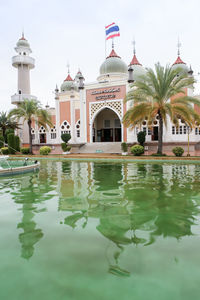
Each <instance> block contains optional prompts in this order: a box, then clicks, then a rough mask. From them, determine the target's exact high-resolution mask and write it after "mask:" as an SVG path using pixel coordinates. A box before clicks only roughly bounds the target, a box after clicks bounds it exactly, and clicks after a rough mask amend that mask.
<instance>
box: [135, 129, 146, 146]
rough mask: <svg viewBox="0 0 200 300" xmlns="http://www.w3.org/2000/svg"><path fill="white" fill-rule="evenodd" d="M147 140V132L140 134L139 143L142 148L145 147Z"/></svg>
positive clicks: (138, 136) (138, 135)
mask: <svg viewBox="0 0 200 300" xmlns="http://www.w3.org/2000/svg"><path fill="white" fill-rule="evenodd" d="M145 138H146V132H144V131H140V132H138V134H137V141H138V143H139V144H140V146H144V143H145Z"/></svg>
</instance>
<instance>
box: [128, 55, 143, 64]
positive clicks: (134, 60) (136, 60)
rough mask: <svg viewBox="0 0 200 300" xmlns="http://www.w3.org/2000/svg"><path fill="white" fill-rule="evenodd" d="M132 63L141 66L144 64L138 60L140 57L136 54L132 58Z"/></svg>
mask: <svg viewBox="0 0 200 300" xmlns="http://www.w3.org/2000/svg"><path fill="white" fill-rule="evenodd" d="M130 65H139V66H142V64H140V63H139V61H138V59H137V57H136V55H135V54H134V56H133V59H132V61H131V63H130Z"/></svg>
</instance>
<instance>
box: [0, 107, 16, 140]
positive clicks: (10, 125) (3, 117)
mask: <svg viewBox="0 0 200 300" xmlns="http://www.w3.org/2000/svg"><path fill="white" fill-rule="evenodd" d="M17 128H19V126H18V123H17V122H16V121H14V120H12V119H11V118H10V116H9V115H8V114H7V113H6V112H4V111H2V112H0V129H1V130H2V135H3V137H4V140H5V141H7V139H6V130H8V129H13V130H14V129H17Z"/></svg>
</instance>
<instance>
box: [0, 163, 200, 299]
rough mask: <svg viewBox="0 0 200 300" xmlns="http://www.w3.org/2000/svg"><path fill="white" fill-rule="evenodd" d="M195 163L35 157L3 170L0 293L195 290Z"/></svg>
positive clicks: (165, 294)
mask: <svg viewBox="0 0 200 300" xmlns="http://www.w3.org/2000/svg"><path fill="white" fill-rule="evenodd" d="M199 251H200V164H184V163H182V164H181V163H180V164H170V163H162V164H161V163H160V164H159V163H157V164H155V163H143V162H141V163H103V162H89V161H87V162H75V161H71V162H68V161H62V162H61V161H59V162H56V161H41V168H40V170H39V172H37V173H30V174H26V175H18V176H13V177H4V178H0V260H1V264H0V299H2V300H7V299H8V300H33V299H34V300H35V299H36V300H40V299H44V300H62V299H63V300H68V299H69V300H73V299H74V300H79V299H81V300H82V299H83V300H85V299H87V300H90V299H92V300H96V299H97V300H98V299H99V300H104V299H106V300H107V299H108V300H112V299H115V300H118V299H120V300H121V299H122V300H128V299H141V300H151V299H154V300H157V299H159V300H165V299H166V300H169V299H170V300H179V299H180V300H188V299H195V300H196V299H199V291H200V290H199V286H200V254H199Z"/></svg>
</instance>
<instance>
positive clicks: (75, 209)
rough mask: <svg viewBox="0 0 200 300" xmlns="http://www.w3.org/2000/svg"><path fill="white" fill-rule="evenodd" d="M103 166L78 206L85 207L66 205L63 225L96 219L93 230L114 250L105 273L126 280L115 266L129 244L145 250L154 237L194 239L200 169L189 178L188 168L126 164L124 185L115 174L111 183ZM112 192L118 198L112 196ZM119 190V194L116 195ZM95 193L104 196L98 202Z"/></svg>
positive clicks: (125, 273)
mask: <svg viewBox="0 0 200 300" xmlns="http://www.w3.org/2000/svg"><path fill="white" fill-rule="evenodd" d="M107 167H109V165H106V167H105V166H104V167H103V172H102V173H101V168H100V164H99V165H97V170H95V171H94V174H93V175H94V177H93V190H94V194H90V195H89V197H88V198H87V203H86V199H82V198H81V200H80V199H79V202H80V203H82V204H83V203H84V205H77V201H78V198H77V199H76V197H72V198H70V199H68V200H67V203H68V205H65V210H66V211H67V210H68V211H70V212H71V213H72V214H71V215H70V216H68V217H67V218H65V224H66V225H69V226H71V227H72V228H75V227H76V225H77V223H78V221H79V220H83V219H84V218H86V216H87V217H89V218H90V217H91V218H96V219H98V220H99V224H98V225H97V227H96V229H97V230H98V231H99V232H100V233H101V234H102V235H103V236H104V237H106V238H107V239H108V240H109V241H112V243H114V245H115V246H116V247H117V251H114V252H113V254H112V256H113V259H114V263H111V262H110V261H108V263H109V272H110V273H112V274H115V275H118V276H128V274H129V272H128V271H126V270H123V269H122V268H121V267H119V264H120V256H121V254H122V251H123V249H125V248H126V247H127V246H128V245H131V244H132V245H134V246H148V245H150V244H153V243H155V242H156V239H157V237H158V236H163V237H175V238H176V239H180V238H181V237H184V236H186V235H191V234H192V231H191V226H192V225H194V216H196V215H198V214H199V209H198V208H197V201H198V200H196V199H195V201H194V197H193V196H196V195H197V194H198V193H199V170H197V171H196V173H197V175H196V176H192V177H191V176H190V177H189V173H188V171H187V168H184V167H182V166H181V165H176V167H174V166H171V165H167V164H148V165H147V164H142V163H141V164H127V165H125V169H126V181H124V182H123V181H122V180H121V178H120V177H119V176H116V177H115V176H114V175H113V178H115V179H116V180H115V181H114V183H110V182H108V178H109V172H108V169H107ZM174 168H176V172H175V173H174V171H173V170H174ZM115 171H116V172H117V169H116V170H115ZM118 171H119V170H118ZM120 174H121V171H120ZM103 175H104V176H105V177H104V178H103ZM120 176H121V175H120ZM179 177H180V178H181V180H179V179H180V178H179ZM184 178H186V180H185V181H184ZM109 179H110V178H109ZM119 182H120V185H119V184H118V183H119ZM122 184H123V186H122ZM182 185H184V188H183V187H182ZM117 186H118V191H117ZM185 187H186V188H185ZM113 188H114V189H116V194H117V196H118V195H120V198H119V197H116V196H115V195H114V194H113V193H112V190H113ZM122 189H123V193H119V190H120V191H121V190H122ZM97 190H101V192H102V193H101V196H102V197H101V198H100V199H99V198H97V197H95V196H96V191H97ZM104 191H106V193H104ZM110 191H111V192H110ZM121 195H123V196H121ZM79 202H78V203H79ZM80 203H79V204H80ZM81 207H82V208H81ZM87 221H88V219H87Z"/></svg>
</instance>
